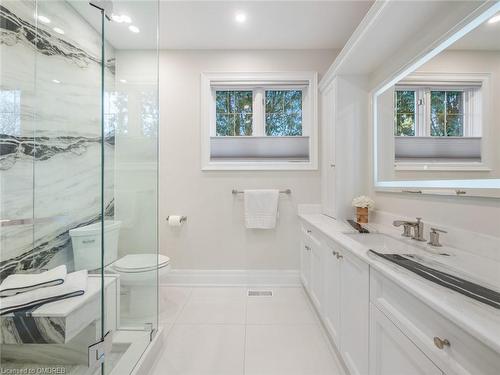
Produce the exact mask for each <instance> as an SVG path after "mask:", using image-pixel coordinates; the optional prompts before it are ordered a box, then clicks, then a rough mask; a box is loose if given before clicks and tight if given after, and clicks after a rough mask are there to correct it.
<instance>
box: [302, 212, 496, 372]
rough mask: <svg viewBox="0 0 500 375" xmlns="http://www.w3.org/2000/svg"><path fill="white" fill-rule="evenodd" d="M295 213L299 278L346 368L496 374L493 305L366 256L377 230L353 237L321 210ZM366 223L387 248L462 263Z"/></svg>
mask: <svg viewBox="0 0 500 375" xmlns="http://www.w3.org/2000/svg"><path fill="white" fill-rule="evenodd" d="M299 216H300V219H301V231H302V234H301V244H300V254H301V280H302V283H303V286H304V288H305V290H306V291H307V293H308V295H309V296H310V299H311V301H312V302H313V305H314V307H315V309H316V310H317V313H318V315H319V316H320V318H321V321H322V323H323V325H324V326H325V328H326V330H327V331H328V334H329V336H330V339H331V341H332V342H333V344H334V345H335V347H336V348H337V350H338V352H339V353H340V356H341V357H342V359H343V361H344V364H345V366H346V367H347V369H348V371H349V373H351V374H353V375H364V374H370V375H385V374H425V375H430V374H470V375H494V374H499V373H500V310H499V309H497V308H495V307H492V306H489V305H487V304H485V303H481V302H478V301H476V300H474V299H472V298H469V297H466V296H464V295H462V294H459V293H457V292H454V291H451V290H449V289H447V288H445V287H443V286H440V285H437V284H435V283H433V282H431V281H428V280H426V279H424V278H422V277H420V276H418V275H416V274H414V273H412V272H410V271H408V270H406V269H404V268H402V267H400V266H398V265H395V264H393V263H391V262H388V261H387V260H385V259H382V258H380V257H377V256H375V255H370V254H369V249H370V247H372V245H373V246H381V244H380V238H381V235H380V234H375V235H373V234H356V233H357V232H356V231H355V230H353V228H352V227H351V226H349V225H348V224H347V223H344V222H342V221H338V220H335V219H332V218H330V217H328V216H326V215H321V214H301V215H299ZM372 227H373V228H375V231H376V232H383V233H384V234H385V235H386V236H387V239H388V241H387V242H386V244H389V246H394V245H398V244H399V249H397V250H399V251H400V252H403V253H408V252H410V251H411V250H413V251H412V252H411V253H412V254H413V253H415V252H418V253H422V254H428V255H429V258H430V259H431V258H432V259H439V257H440V256H442V257H445V258H449V259H450V260H449V261H445V263H446V262H448V263H451V264H459V263H460V262H461V254H462V253H461V251H460V250H458V249H453V248H450V247H446V246H444V247H442V248H439V249H440V250H439V252H437V251H436V250H434V249H432V248H429V245H427V244H425V243H418V244H417V243H416V241H414V240H412V239H409V238H408V239H403V238H402V237H401V236H400V234H399V231H396V230H395V229H393V228H390V227H386V226H383V225H373V226H372ZM372 232H373V230H372ZM360 236H361V237H360ZM370 236H374V237H370ZM371 238H373V239H371ZM412 242H415V244H414V243H412ZM386 244H382V245H383V246H387V245H386ZM439 253H447V254H448V255H439ZM424 256H425V255H424ZM465 259H467V262H470V263H471V264H474V266H481V265H480V263H481V262H483V261H484V262H489V263H492V264H491V265H490V267H489V269H491V270H494V269H495V264H496V267H497V270H498V269H499V268H498V267H500V262H497V260H495V261H493V260H492V259H491V258H490V259H488V258H484V259H480V258H479V257H475V258H474V259H475V260H473V261H472V260H471V258H467V257H464V260H465ZM494 262H496V263H495V264H493V263H494ZM471 267H473V266H471ZM487 268H488V267H487V266H486V265H485V267H484V269H485V270H486V269H487ZM484 277H486V276H484ZM491 281H492V283H494V282H495V280H491ZM493 285H494V284H493Z"/></svg>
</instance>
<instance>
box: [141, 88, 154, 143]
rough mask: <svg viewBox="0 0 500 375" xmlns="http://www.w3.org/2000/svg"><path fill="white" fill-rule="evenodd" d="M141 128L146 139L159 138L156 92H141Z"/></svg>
mask: <svg viewBox="0 0 500 375" xmlns="http://www.w3.org/2000/svg"><path fill="white" fill-rule="evenodd" d="M141 128H142V134H143V135H144V136H146V137H149V138H156V137H157V136H158V105H157V100H156V92H154V91H143V92H141Z"/></svg>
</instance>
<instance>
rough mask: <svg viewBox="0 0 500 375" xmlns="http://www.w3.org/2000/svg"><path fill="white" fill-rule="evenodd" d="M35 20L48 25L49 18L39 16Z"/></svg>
mask: <svg viewBox="0 0 500 375" xmlns="http://www.w3.org/2000/svg"><path fill="white" fill-rule="evenodd" d="M37 18H38V21H40V22H42V23H50V18H48V17H45V16H42V15H39V16H38V17H37Z"/></svg>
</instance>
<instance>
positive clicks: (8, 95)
mask: <svg viewBox="0 0 500 375" xmlns="http://www.w3.org/2000/svg"><path fill="white" fill-rule="evenodd" d="M0 134H7V135H13V136H20V135H21V91H20V90H0Z"/></svg>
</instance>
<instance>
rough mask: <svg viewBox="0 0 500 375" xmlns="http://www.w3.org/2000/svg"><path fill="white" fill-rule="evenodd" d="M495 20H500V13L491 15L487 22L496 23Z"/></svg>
mask: <svg viewBox="0 0 500 375" xmlns="http://www.w3.org/2000/svg"><path fill="white" fill-rule="evenodd" d="M497 22H500V14H497V15H496V16H493V17H491V18H490V20H489V21H488V23H497Z"/></svg>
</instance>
